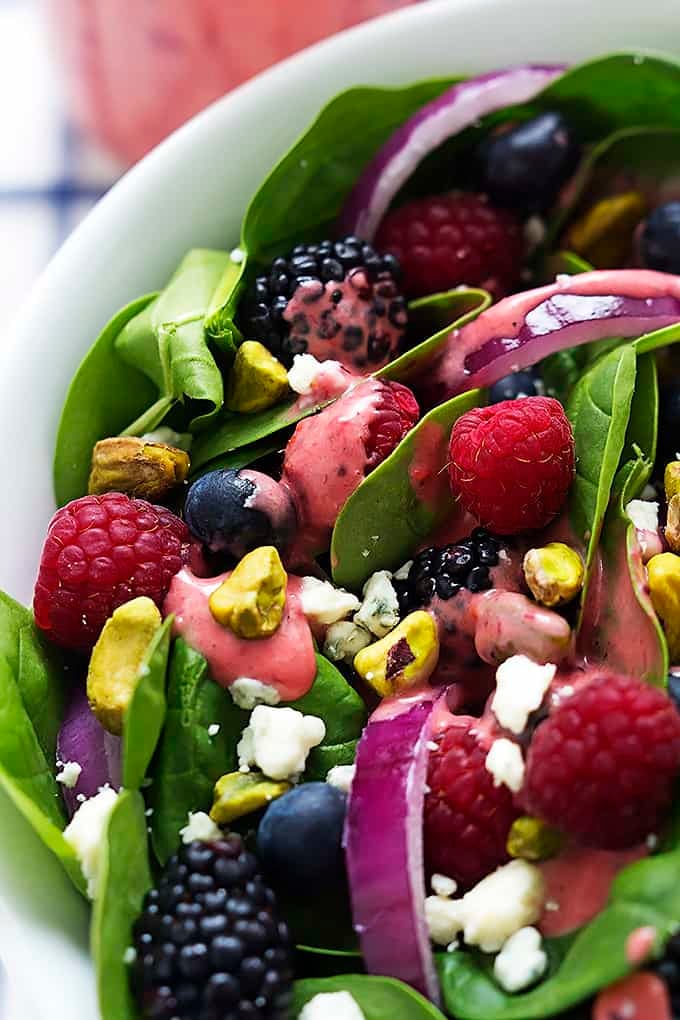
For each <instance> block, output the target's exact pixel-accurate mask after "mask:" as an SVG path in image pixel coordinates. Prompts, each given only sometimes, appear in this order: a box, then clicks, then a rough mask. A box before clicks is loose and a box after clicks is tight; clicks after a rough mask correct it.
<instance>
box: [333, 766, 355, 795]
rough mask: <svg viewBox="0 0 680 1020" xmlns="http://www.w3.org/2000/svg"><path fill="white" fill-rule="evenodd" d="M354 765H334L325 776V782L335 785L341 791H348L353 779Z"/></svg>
mask: <svg viewBox="0 0 680 1020" xmlns="http://www.w3.org/2000/svg"><path fill="white" fill-rule="evenodd" d="M355 772H356V765H334V766H333V768H332V769H331V770H330V772H329V773H328V775H327V776H326V782H327V783H330V784H331V786H335V787H337V788H338V790H342V792H343V793H349V791H350V790H351V788H352V782H353V781H354V774H355Z"/></svg>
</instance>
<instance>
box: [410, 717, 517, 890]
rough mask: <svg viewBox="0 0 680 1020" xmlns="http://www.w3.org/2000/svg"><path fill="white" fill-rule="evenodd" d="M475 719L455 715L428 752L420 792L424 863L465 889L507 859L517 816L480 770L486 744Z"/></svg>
mask: <svg viewBox="0 0 680 1020" xmlns="http://www.w3.org/2000/svg"><path fill="white" fill-rule="evenodd" d="M477 722H478V720H476V719H473V718H471V717H470V718H466V717H464V716H457V717H456V722H455V723H454V724H453V725H451V726H450V727H449V728H448V729H447V730H446V731H445V732H444V735H443V736H442V737H441V738H440V739H439V741H438V747H437V750H436V751H434V750H433V751H432V752H431V753H430V760H429V766H428V776H427V792H426V794H425V814H424V819H425V864H426V868H427V871H428V872H429V873H430V874H435V873H438V874H441V875H447V876H448V877H449V878H453V879H455V881H456V882H458V883H459V884H460V885H461V886H462V887H463V888H464V889H469V888H470V887H471V886H473V885H474V884H475V883H476V882H479V881H480V880H481V879H482V878H484V876H485V875H488V874H489V872H491V871H493V870H494V869H495V868H497V867H499V865H501V864H503V863H504V862H505V861H506V860H507V859H508V855H507V850H506V843H507V839H508V833H509V831H510V826H511V825H512V823H513V822H514V820H515V818H516V817H517V816H518V814H519V811H518V809H517V808H516V807H515V804H514V802H513V797H512V794H511V793H510V791H509V790H508V788H507V787H506V786H503V785H500V786H494V780H493V776H492V775H491V773H490V772H489V771H488V770H487V768H486V766H485V761H486V756H487V753H488V751H489V747H490V746H491V741H490V739H489V738H487V737H484V736H482V734H481V733H479V731H478V730H477V729H476V724H477Z"/></svg>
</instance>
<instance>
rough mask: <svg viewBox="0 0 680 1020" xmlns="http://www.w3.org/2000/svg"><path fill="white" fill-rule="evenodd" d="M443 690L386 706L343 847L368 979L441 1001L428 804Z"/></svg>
mask: <svg viewBox="0 0 680 1020" xmlns="http://www.w3.org/2000/svg"><path fill="white" fill-rule="evenodd" d="M440 694H441V691H437V690H432V691H427V692H424V693H423V694H422V695H417V696H415V697H413V696H411V697H405V698H401V699H395V700H394V701H391V702H388V703H386V704H384V705H381V706H380V708H379V709H378V710H377V711H376V712H375V713H374V715H373V716H372V717H371V719H370V720H369V723H368V725H367V726H366V729H365V730H364V733H363V736H362V737H361V740H360V741H359V748H358V751H357V758H356V775H355V777H354V780H353V782H352V789H351V793H350V798H349V805H348V809H347V821H346V824H345V838H344V845H345V850H346V859H347V873H348V876H349V884H350V894H351V899H352V915H353V918H354V927H355V930H356V932H357V934H358V935H359V938H360V941H361V950H362V953H363V956H364V961H365V963H366V969H367V970H368V972H369V974H380V975H383V976H385V977H393V978H398V979H399V980H401V981H405V982H406V983H407V984H409V985H411V986H412V987H413V988H416V989H417V990H418V991H419V992H422V993H423V994H424V995H427V996H428V997H429V998H430V999H432V1000H433V1001H434V1002H437V1001H438V1000H439V985H438V981H437V976H436V972H435V969H434V961H433V957H432V950H431V948H430V938H429V935H428V930H427V924H426V922H425V878H424V867H423V802H424V799H425V779H426V776H427V756H428V748H427V743H428V740H429V737H430V726H431V715H432V709H433V707H434V704H435V702H436V701H437V699H438V697H439V696H440Z"/></svg>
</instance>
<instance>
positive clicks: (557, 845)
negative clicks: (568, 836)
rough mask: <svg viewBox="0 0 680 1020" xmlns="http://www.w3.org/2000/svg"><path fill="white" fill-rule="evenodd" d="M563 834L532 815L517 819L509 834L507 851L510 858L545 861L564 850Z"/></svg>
mask: <svg viewBox="0 0 680 1020" xmlns="http://www.w3.org/2000/svg"><path fill="white" fill-rule="evenodd" d="M563 843H564V839H563V837H562V834H561V833H560V832H558V831H557V829H553V827H552V826H551V825H548V824H547V822H544V821H542V820H541V819H540V818H533V817H531V815H523V816H522V817H521V818H516V819H515V821H514V822H513V823H512V825H511V827H510V832H509V833H508V842H507V851H508V854H509V855H510V857H521V858H523V859H524V860H525V861H545V860H547V858H548V857H554V856H555V854H556V853H558V851H559V850H561V849H562V845H563Z"/></svg>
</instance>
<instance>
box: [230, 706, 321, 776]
mask: <svg viewBox="0 0 680 1020" xmlns="http://www.w3.org/2000/svg"><path fill="white" fill-rule="evenodd" d="M325 735H326V726H325V724H324V722H323V720H322V719H317V717H316V716H314V715H303V714H302V712H298V711H296V710H295V709H294V708H270V707H268V706H267V705H258V706H257V707H256V708H255V709H254V710H253V714H252V715H251V717H250V721H249V723H248V725H247V726H246V728H245V729H244V731H243V733H242V735H241V739H240V741H239V742H238V745H237V747H236V753H237V754H238V762H239V767H240V769H241V770H243V771H247V770H248V769H249V768H250V766H251V765H257V767H258V768H259V769H260V770H261V771H262V772H264V774H265V776H269V778H270V779H295V778H296V777H297V776H299V775H300V773H301V772H304V768H305V763H306V761H307V755H308V754H309V752H310V751H311V749H312V748H313V747H317V746H318V745H319V744H320V743H321V741H322V740H323V738H324V737H325Z"/></svg>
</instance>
